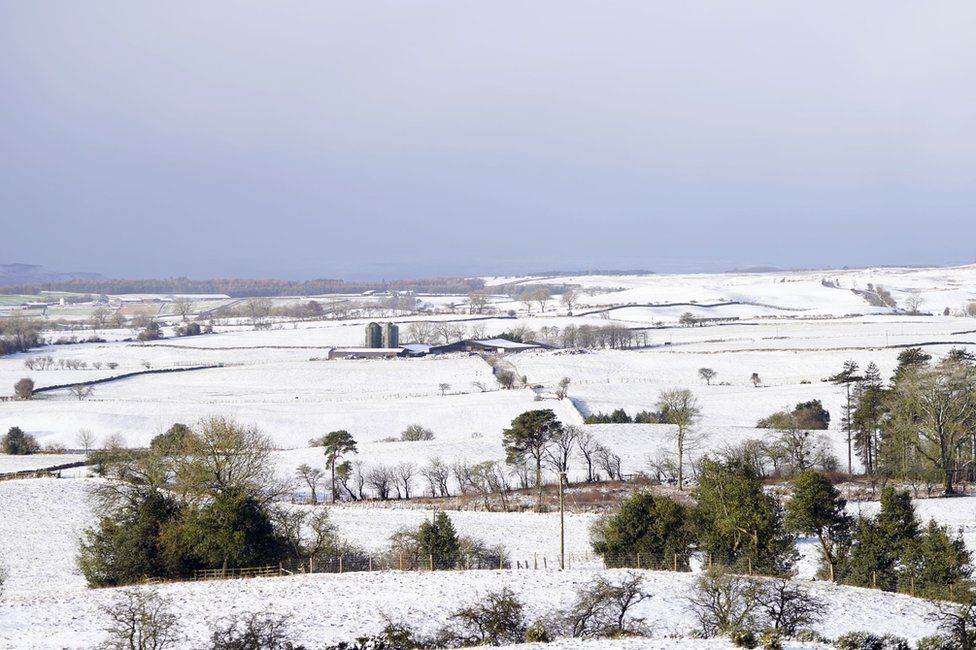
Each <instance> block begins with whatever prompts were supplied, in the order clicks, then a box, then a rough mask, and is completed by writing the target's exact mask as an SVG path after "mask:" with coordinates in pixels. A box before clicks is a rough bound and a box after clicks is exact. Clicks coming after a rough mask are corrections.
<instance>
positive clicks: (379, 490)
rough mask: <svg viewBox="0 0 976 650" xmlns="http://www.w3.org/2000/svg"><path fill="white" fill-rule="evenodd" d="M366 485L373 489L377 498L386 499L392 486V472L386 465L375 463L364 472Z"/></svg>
mask: <svg viewBox="0 0 976 650" xmlns="http://www.w3.org/2000/svg"><path fill="white" fill-rule="evenodd" d="M366 485H368V486H369V487H371V488H372V489H373V494H374V495H375V496H376V498H377V499H379V500H380V501H386V500H387V499H389V498H390V489H391V488H392V487H393V472H392V471H390V468H389V467H387V466H386V465H377V466H375V467H373V468H372V469H370V470H369V471H368V472H367V473H366Z"/></svg>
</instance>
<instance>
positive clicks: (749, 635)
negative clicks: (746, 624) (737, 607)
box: [729, 627, 756, 648]
mask: <svg viewBox="0 0 976 650" xmlns="http://www.w3.org/2000/svg"><path fill="white" fill-rule="evenodd" d="M729 640H730V641H731V642H732V645H734V646H735V647H736V648H755V647H756V635H755V633H754V632H753V631H752V630H747V629H745V628H741V627H740V628H736V629H734V630H732V631H730V632H729Z"/></svg>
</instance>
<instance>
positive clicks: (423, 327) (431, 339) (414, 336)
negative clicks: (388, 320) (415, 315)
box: [406, 320, 437, 345]
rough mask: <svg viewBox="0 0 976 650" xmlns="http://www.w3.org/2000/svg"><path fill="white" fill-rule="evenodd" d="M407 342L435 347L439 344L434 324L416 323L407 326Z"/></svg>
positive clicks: (422, 321) (428, 322)
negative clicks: (435, 344) (434, 345)
mask: <svg viewBox="0 0 976 650" xmlns="http://www.w3.org/2000/svg"><path fill="white" fill-rule="evenodd" d="M406 334H407V340H409V341H411V342H413V343H422V344H424V345H433V344H434V343H436V342H437V334H436V333H435V331H434V324H433V323H431V322H430V321H425V320H421V321H416V322H414V323H410V325H408V326H407V332H406Z"/></svg>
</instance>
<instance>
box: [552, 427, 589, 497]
mask: <svg viewBox="0 0 976 650" xmlns="http://www.w3.org/2000/svg"><path fill="white" fill-rule="evenodd" d="M581 433H582V429H580V427H577V426H573V425H569V426H565V427H563V428H562V429H561V430H559V431H557V432H556V433H555V435H553V437H552V440H551V444H550V445H548V446H547V447H546V449H545V454H546V464H547V465H549V467H551V468H552V470H553V471H554V472H556V473H557V474H559V475H560V476H561V479H560V480H561V481H563V484H564V485H568V484H569V478H568V477H567V476H566V472H568V471H569V459H570V458H571V457H572V456H573V451H574V450H575V449H576V447H577V444H576V441H577V439H578V438H579V436H580V434H581Z"/></svg>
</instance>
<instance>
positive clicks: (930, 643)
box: [915, 636, 962, 650]
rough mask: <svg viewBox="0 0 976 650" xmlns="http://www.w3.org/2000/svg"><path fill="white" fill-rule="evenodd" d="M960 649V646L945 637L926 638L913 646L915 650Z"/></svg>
mask: <svg viewBox="0 0 976 650" xmlns="http://www.w3.org/2000/svg"><path fill="white" fill-rule="evenodd" d="M961 648H962V646H961V645H959V644H958V643H956V642H955V641H954V640H952V638H950V637H947V636H926V637H922V638H921V639H919V640H918V643H917V644H915V650H960V649H961Z"/></svg>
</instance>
